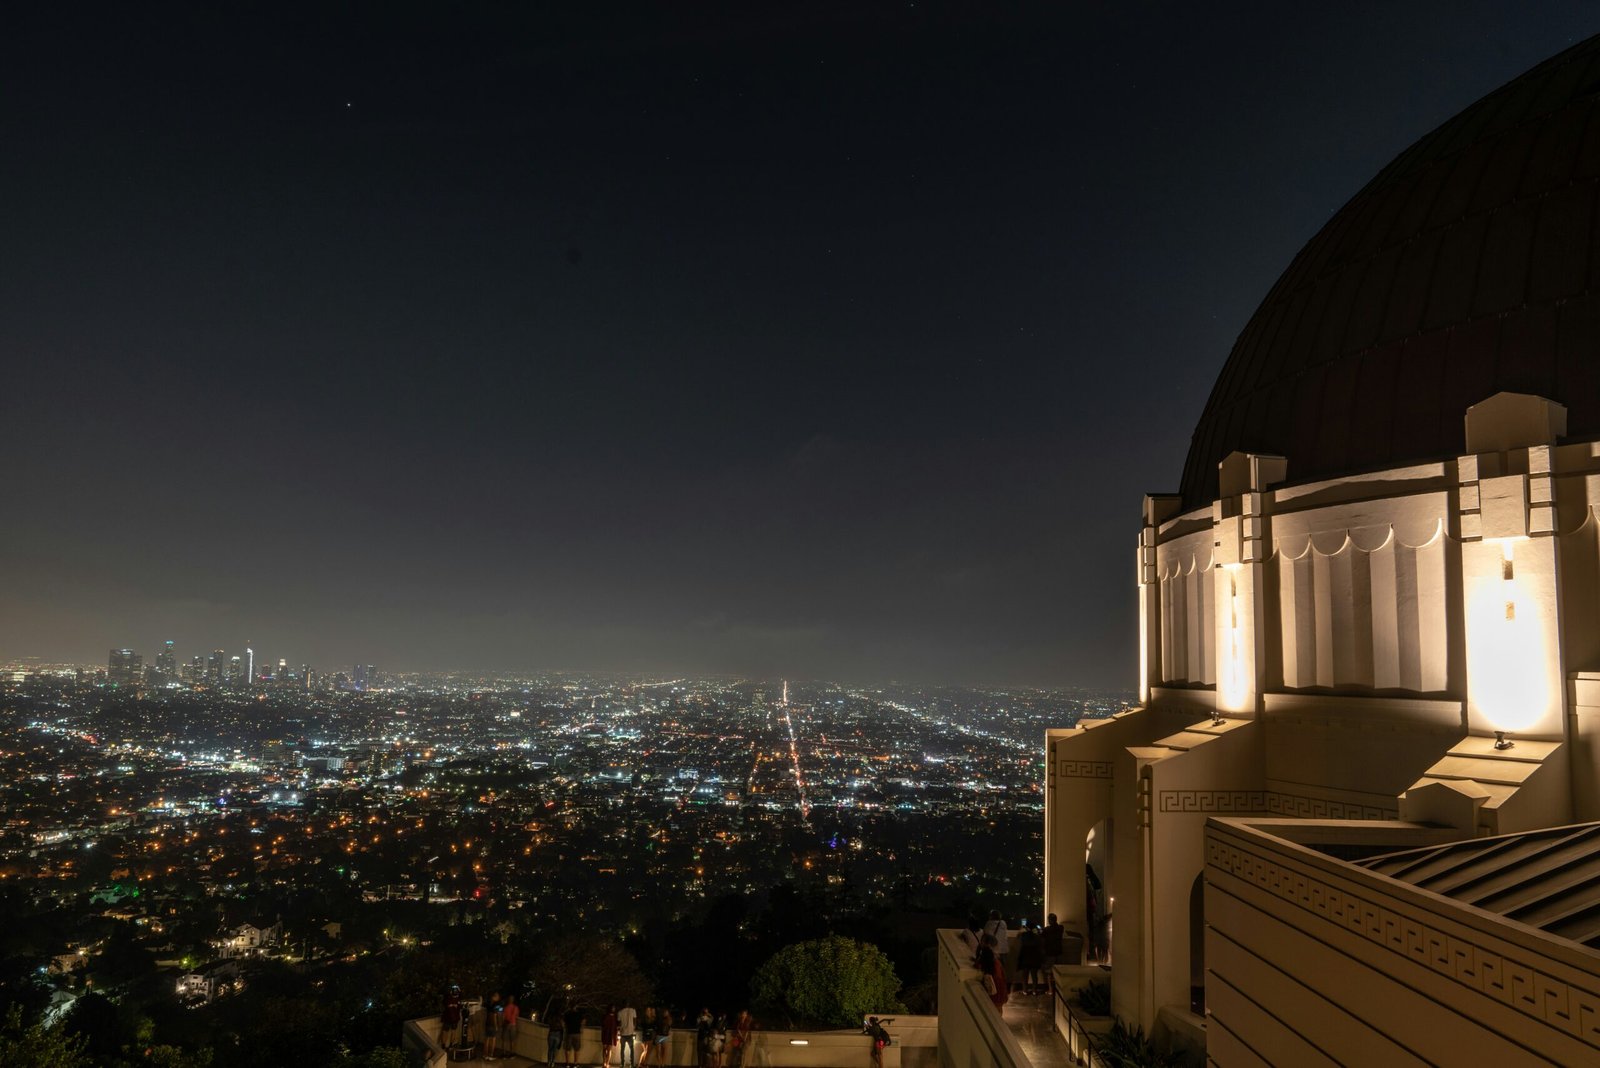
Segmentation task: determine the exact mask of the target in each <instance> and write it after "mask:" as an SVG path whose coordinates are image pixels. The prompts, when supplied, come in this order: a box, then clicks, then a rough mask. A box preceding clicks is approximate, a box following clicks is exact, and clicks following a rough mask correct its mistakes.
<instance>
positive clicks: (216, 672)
mask: <svg viewBox="0 0 1600 1068" xmlns="http://www.w3.org/2000/svg"><path fill="white" fill-rule="evenodd" d="M227 663H228V654H227V651H226V650H223V649H213V650H211V656H210V658H209V659H208V660H207V661H206V678H207V679H208V680H210V682H211V685H213V686H220V685H222V673H223V671H224V670H226V667H227Z"/></svg>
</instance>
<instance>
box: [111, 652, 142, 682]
mask: <svg viewBox="0 0 1600 1068" xmlns="http://www.w3.org/2000/svg"><path fill="white" fill-rule="evenodd" d="M143 677H144V657H142V656H140V655H139V654H138V653H136V652H134V651H133V650H132V649H113V650H111V659H110V661H109V663H108V664H107V665H106V681H107V682H109V683H111V684H112V685H113V686H136V685H138V684H139V682H140V680H141V679H143Z"/></svg>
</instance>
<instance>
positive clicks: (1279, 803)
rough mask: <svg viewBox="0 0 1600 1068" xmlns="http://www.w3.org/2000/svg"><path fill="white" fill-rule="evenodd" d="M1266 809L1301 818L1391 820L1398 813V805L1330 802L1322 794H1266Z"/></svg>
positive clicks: (1276, 814) (1274, 813)
mask: <svg viewBox="0 0 1600 1068" xmlns="http://www.w3.org/2000/svg"><path fill="white" fill-rule="evenodd" d="M1267 811H1268V812H1270V813H1272V814H1273V815H1274V816H1287V817H1291V818H1293V819H1302V820H1392V819H1398V818H1399V816H1400V805H1399V803H1398V802H1396V803H1395V804H1394V805H1392V806H1389V807H1387V808H1386V807H1383V806H1381V805H1363V804H1361V803H1359V802H1356V801H1330V800H1328V799H1327V798H1323V797H1305V796H1302V795H1299V794H1280V793H1278V792H1277V791H1272V792H1270V793H1268V794H1267Z"/></svg>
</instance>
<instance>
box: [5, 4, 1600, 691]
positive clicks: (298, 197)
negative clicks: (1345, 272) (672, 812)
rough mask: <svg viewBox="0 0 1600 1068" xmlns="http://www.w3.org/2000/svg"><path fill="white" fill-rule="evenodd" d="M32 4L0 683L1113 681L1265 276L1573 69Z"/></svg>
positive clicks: (1484, 61) (1171, 46)
mask: <svg viewBox="0 0 1600 1068" xmlns="http://www.w3.org/2000/svg"><path fill="white" fill-rule="evenodd" d="M37 6H38V7H39V8H41V9H48V12H41V13H35V14H26V13H22V12H18V11H11V12H8V14H7V16H6V19H5V24H4V26H3V27H0V365H3V376H0V472H3V477H0V659H8V658H11V657H20V656H40V657H44V658H47V659H76V660H82V661H98V662H101V663H103V662H104V659H105V655H106V649H107V648H109V647H111V646H122V645H127V646H131V647H133V648H135V649H138V650H140V651H142V652H144V653H145V655H146V657H147V658H151V657H153V655H154V653H155V651H156V647H157V645H158V643H159V642H160V641H161V640H163V639H166V638H172V639H174V640H176V641H177V643H178V651H179V654H180V657H181V658H183V659H187V657H188V656H190V655H193V654H195V653H199V652H203V651H205V650H208V649H211V648H213V647H222V648H226V649H228V650H229V651H230V652H236V651H240V650H242V648H243V645H244V643H245V641H246V639H250V640H251V641H252V642H253V644H254V646H255V648H256V650H257V653H258V656H266V657H269V658H271V659H273V660H276V659H277V657H279V656H285V657H287V658H288V659H289V660H290V661H291V662H292V663H295V664H299V663H302V662H308V663H310V664H312V665H313V666H314V667H317V668H323V669H327V670H336V669H340V668H344V667H347V666H348V665H349V664H350V663H351V662H353V661H357V660H360V661H363V662H369V661H370V662H373V663H375V664H377V665H378V666H379V668H380V670H381V669H385V668H392V669H406V668H415V669H447V668H461V669H473V670H477V669H505V670H515V669H536V668H538V669H543V668H553V669H601V670H619V671H663V672H683V673H690V672H707V671H717V672H730V673H754V674H760V675H763V676H767V677H777V676H780V675H787V676H789V677H791V678H806V677H827V678H837V679H844V680H863V681H874V680H879V681H881V680H889V679H903V680H909V681H930V682H932V681H953V682H964V683H998V684H1082V685H1114V686H1127V687H1132V686H1133V685H1134V682H1135V657H1136V644H1135V642H1136V632H1135V618H1136V603H1135V591H1134V585H1133V582H1134V570H1133V546H1134V539H1135V537H1136V535H1137V531H1138V516H1139V506H1140V500H1141V495H1142V494H1143V493H1145V492H1147V491H1168V492H1170V491H1172V490H1174V489H1176V487H1177V485H1178V481H1179V476H1180V474H1181V472H1182V468H1183V461H1184V455H1185V452H1186V450H1187V448H1188V441H1189V435H1190V432H1191V430H1192V429H1193V426H1194V422H1195V420H1196V418H1197V417H1198V415H1199V413H1200V410H1201V408H1202V406H1203V405H1204V403H1205V399H1206V395H1207V392H1208V391H1209V389H1210V387H1211V383H1212V381H1213V379H1214V377H1215V376H1216V374H1217V372H1218V371H1219V370H1220V369H1221V367H1222V364H1223V361H1224V359H1225V358H1226V356H1227V353H1228V349H1229V348H1230V346H1231V344H1232V342H1233V339H1234V337H1235V336H1236V335H1237V334H1238V332H1239V330H1240V329H1241V328H1242V327H1243V326H1244V324H1245V322H1246V320H1247V319H1248V318H1249V316H1250V314H1251V312H1252V311H1253V310H1254V308H1255V306H1256V304H1257V303H1258V302H1259V301H1260V299H1261V298H1262V297H1263V296H1264V295H1265V293H1266V291H1267V289H1268V287H1269V286H1270V285H1271V283H1272V282H1273V280H1274V279H1275V278H1276V277H1277V275H1278V274H1279V273H1280V272H1281V271H1282V270H1283V269H1284V268H1285V267H1287V265H1288V263H1289V260H1290V259H1291V258H1292V256H1293V255H1294V253H1295V252H1296V251H1297V250H1298V249H1299V247H1300V246H1301V245H1302V244H1303V243H1304V242H1305V241H1306V240H1307V239H1308V238H1309V237H1311V235H1312V234H1313V233H1315V232H1316V230H1317V229H1318V227H1319V226H1321V225H1322V223H1324V222H1325V221H1326V220H1327V219H1328V217H1329V216H1330V215H1331V214H1332V213H1333V212H1334V211H1336V210H1337V209H1338V208H1339V207H1340V205H1342V204H1343V203H1344V202H1345V201H1346V200H1347V199H1349V197H1350V196H1352V195H1353V194H1354V193H1355V192H1356V190H1357V189H1358V188H1360V186H1361V185H1363V184H1364V183H1365V182H1366V181H1367V179H1369V178H1370V177H1371V176H1372V175H1373V174H1374V173H1376V171H1377V170H1378V169H1379V168H1380V167H1381V166H1382V165H1383V164H1384V163H1386V162H1387V161H1388V160H1389V159H1390V158H1392V157H1393V156H1394V155H1395V154H1396V153H1398V152H1399V151H1400V150H1401V149H1403V148H1405V147H1406V146H1407V145H1408V144H1410V143H1411V142H1412V141H1414V140H1415V139H1416V138H1418V137H1419V136H1421V135H1422V134H1423V133H1425V132H1427V131H1428V130H1429V129H1431V128H1432V127H1434V126H1435V125H1437V124H1438V123H1440V122H1442V121H1443V120H1445V119H1447V118H1448V117H1450V116H1451V115H1452V114H1454V113H1455V112H1456V111H1458V110H1460V109H1461V108H1463V107H1465V106H1466V105H1467V104H1469V103H1471V102H1472V101H1473V100H1475V99H1477V98H1478V97H1479V96H1481V95H1483V94H1484V93H1486V92H1488V91H1489V90H1491V89H1494V88H1495V87H1497V86H1498V85H1500V84H1501V83H1503V82H1505V81H1506V80H1508V79H1510V78H1512V77H1514V76H1515V75H1517V74H1519V73H1521V72H1522V71H1523V70H1525V69H1527V68H1528V67H1530V66H1532V65H1534V64H1535V63H1537V62H1538V61H1540V60H1542V59H1544V58H1546V57H1547V56H1550V55H1552V54H1554V53H1556V52H1558V51H1560V50H1561V49H1563V48H1565V47H1567V46H1569V45H1571V44H1573V43H1575V42H1577V41H1578V40H1581V39H1582V38H1584V37H1586V36H1588V35H1589V34H1591V33H1593V32H1596V31H1600V11H1596V10H1594V9H1593V8H1585V7H1584V6H1582V5H1579V4H1576V3H1572V4H1566V3H1560V4H1557V3H1551V4H1528V3H1506V4H1482V3H1460V2H1453V3H1441V4H1434V5H1425V4H1410V3H1408V4H1394V5H1390V4H1385V5H1376V6H1372V7H1365V6H1361V5H1347V4H1339V5H1331V10H1330V11H1327V12H1324V13H1321V14H1318V13H1315V12H1309V11H1306V10H1302V5H1298V4H1282V3H1276V4H1267V5H1260V6H1250V7H1232V8H1229V9H1228V10H1226V11H1223V12H1221V13H1219V12H1217V11H1212V10H1208V9H1209V8H1210V7H1211V5H1195V4H1172V5H1156V4H1139V5H1134V4H1104V5H1093V6H1088V5H1077V4H1067V3H1052V4H1040V5H1031V6H1021V7H1014V6H1012V5H1001V4H987V5H981V6H973V7H969V8H965V9H963V8H950V7H946V6H944V5H937V4H935V5H925V4H921V3H918V4H906V3H900V4H845V5H839V6H830V5H826V4H820V3H801V4H787V3H769V2H761V3H751V4H731V5H727V6H726V7H712V6H708V5H702V4H685V3H662V4H659V5H654V6H645V5H640V6H617V5H608V4H602V3H574V4H570V5H555V4H545V3H535V4H503V5H498V6H494V7H483V8H472V7H469V6H462V5H445V4H436V5H429V6H428V8H424V7H422V6H421V5H416V6H412V5H397V4H390V3H385V4H374V5H372V6H370V7H364V6H351V5H344V4H331V3H317V4H305V5H293V4H270V5H267V4H262V5H246V4H206V5H200V4H195V5H187V6H188V7H190V8H193V9H196V10H183V9H180V8H177V7H172V8H165V7H161V6H146V5H135V4H126V5H119V6H117V7H110V6H107V7H106V8H103V9H100V8H93V7H85V6H79V5H37ZM407 12H410V14H407ZM563 12H564V13H563ZM45 19H49V20H51V21H49V22H48V23H46V22H45V21H43V20H45Z"/></svg>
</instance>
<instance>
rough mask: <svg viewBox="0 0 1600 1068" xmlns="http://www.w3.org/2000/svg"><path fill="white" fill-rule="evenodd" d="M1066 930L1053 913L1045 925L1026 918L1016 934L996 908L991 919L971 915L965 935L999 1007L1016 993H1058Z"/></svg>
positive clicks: (984, 985) (989, 992) (985, 984)
mask: <svg viewBox="0 0 1600 1068" xmlns="http://www.w3.org/2000/svg"><path fill="white" fill-rule="evenodd" d="M1065 933H1066V932H1065V929H1064V928H1063V927H1062V926H1061V924H1060V923H1059V922H1058V921H1057V920H1056V914H1055V913H1053V912H1052V913H1050V915H1049V918H1048V922H1047V923H1045V924H1044V926H1042V927H1041V926H1038V925H1036V924H1035V923H1033V922H1032V921H1031V920H1028V919H1023V920H1022V922H1021V925H1020V926H1019V927H1018V929H1017V930H1016V932H1015V933H1013V932H1012V931H1011V930H1010V929H1009V928H1008V927H1007V926H1006V921H1005V917H1003V916H1001V915H1000V913H999V911H994V912H991V913H989V919H988V920H987V921H983V920H980V919H979V918H978V917H977V916H973V917H971V918H970V919H969V920H968V922H967V929H966V930H965V931H963V932H962V936H961V937H962V941H964V942H965V943H966V944H967V946H968V947H969V948H970V949H971V951H972V964H973V967H975V968H977V970H978V973H979V974H980V975H981V976H982V977H983V988H984V990H985V991H986V992H987V993H988V995H989V998H990V1000H992V1001H993V1002H994V1004H995V1007H996V1008H1001V1007H1002V1006H1004V1005H1005V1003H1006V1002H1007V1001H1009V1000H1010V997H1011V994H1012V993H1013V992H1014V993H1017V994H1020V995H1031V994H1052V993H1054V992H1055V966H1056V965H1057V964H1059V963H1061V954H1062V949H1063V939H1064V936H1065ZM1012 943H1015V946H1013V944H1012ZM1013 949H1015V955H1014V959H1013V953H1012V950H1013ZM1013 977H1014V978H1013Z"/></svg>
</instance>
